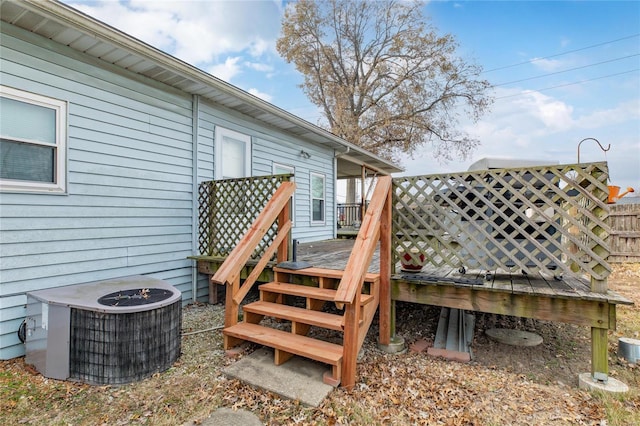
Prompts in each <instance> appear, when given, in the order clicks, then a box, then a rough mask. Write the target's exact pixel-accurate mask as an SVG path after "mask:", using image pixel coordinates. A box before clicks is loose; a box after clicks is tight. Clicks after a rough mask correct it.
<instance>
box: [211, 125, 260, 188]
mask: <svg viewBox="0 0 640 426" xmlns="http://www.w3.org/2000/svg"><path fill="white" fill-rule="evenodd" d="M215 132H216V136H215V166H216V169H215V173H214V176H215V178H216V179H224V177H223V175H222V160H223V159H222V154H223V153H222V138H224V137H225V136H227V137H230V138H233V139H237V140H240V141H242V142H244V161H245V164H244V168H245V170H246V175H247V176H241V177H248V176H251V174H252V173H251V136H249V135H246V134H244V133H240V132H236V131H235V130H230V129H227V128H224V127H219V126H216V128H215Z"/></svg>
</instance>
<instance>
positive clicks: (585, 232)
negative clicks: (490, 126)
mask: <svg viewBox="0 0 640 426" xmlns="http://www.w3.org/2000/svg"><path fill="white" fill-rule="evenodd" d="M607 180H608V169H607V164H606V163H604V162H603V163H588V164H585V163H582V164H570V165H551V166H538V167H527V168H514V169H495V170H482V171H473V172H462V173H448V174H439V175H430V176H416V177H402V178H395V179H394V189H393V191H394V194H393V205H394V209H393V244H394V247H396V250H395V251H394V254H395V256H396V257H395V262H394V264H395V263H396V262H398V261H399V259H400V257H401V256H404V255H405V254H408V255H409V256H411V257H412V258H413V259H414V261H416V262H417V261H419V258H420V255H423V256H424V257H426V259H427V260H428V262H430V263H431V264H432V265H434V266H436V267H440V266H445V265H447V266H451V267H454V268H455V267H458V268H459V267H464V268H466V269H483V270H487V271H494V270H496V269H497V268H501V269H504V270H507V271H514V270H518V269H520V270H522V271H525V272H528V273H532V272H536V271H540V270H547V271H553V274H554V275H562V274H563V273H565V272H567V273H579V272H581V273H586V274H589V275H591V276H593V277H594V278H596V279H605V278H606V277H607V276H608V275H609V273H610V271H611V270H610V267H609V265H608V263H607V261H606V259H607V256H608V253H609V248H608V244H607V238H608V234H609V227H608V225H607V216H608V208H607V205H606V200H607V194H608V189H607Z"/></svg>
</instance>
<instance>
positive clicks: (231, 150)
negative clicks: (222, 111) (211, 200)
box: [215, 127, 251, 179]
mask: <svg viewBox="0 0 640 426" xmlns="http://www.w3.org/2000/svg"><path fill="white" fill-rule="evenodd" d="M215 176H216V179H233V178H242V177H247V176H251V136H249V135H245V134H243V133H239V132H235V131H233V130H229V129H225V128H223V127H217V128H216V170H215Z"/></svg>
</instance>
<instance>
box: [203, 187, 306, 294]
mask: <svg viewBox="0 0 640 426" xmlns="http://www.w3.org/2000/svg"><path fill="white" fill-rule="evenodd" d="M295 189H296V185H295V183H293V182H283V183H282V184H281V185H280V186H279V187H278V189H277V190H276V192H275V194H274V195H273V197H272V198H271V199H270V200H269V201H268V202H267V205H266V206H265V208H264V210H263V211H262V212H261V213H260V214H259V215H258V217H257V218H256V220H255V221H254V222H253V224H251V227H250V228H249V229H248V230H247V232H246V233H245V235H244V236H243V237H242V239H241V240H240V243H239V244H238V245H237V246H236V247H235V248H234V249H233V250H232V251H231V253H230V254H229V256H228V257H227V259H226V260H225V261H224V263H223V264H222V265H220V269H218V271H216V273H215V275H214V276H213V277H212V278H211V281H212V282H213V283H215V284H229V283H234V282H236V280H238V278H239V277H240V272H241V271H242V268H243V267H244V265H245V264H246V263H247V261H248V260H249V259H250V258H251V255H252V254H253V252H254V250H255V248H256V246H257V245H258V244H259V243H260V241H261V240H262V238H263V237H264V236H265V234H266V233H267V231H269V229H270V228H271V226H272V225H273V222H275V220H276V219H277V218H278V216H279V215H280V212H281V211H282V209H284V208H285V206H286V205H287V204H288V203H289V201H290V199H291V196H292V195H293V193H294V192H295Z"/></svg>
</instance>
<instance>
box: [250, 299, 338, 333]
mask: <svg viewBox="0 0 640 426" xmlns="http://www.w3.org/2000/svg"><path fill="white" fill-rule="evenodd" d="M242 309H243V310H244V311H246V312H252V313H256V314H260V315H267V316H270V317H275V318H281V319H285V320H288V321H296V322H300V323H304V324H310V325H315V326H317V327H323V328H328V329H330V330H337V331H342V315H335V314H330V313H327V312H321V311H313V310H310V309H304V308H297V307H295V306H289V305H283V304H280V303H271V302H263V301H258V302H253V303H249V304H247V305H245V306H243V307H242Z"/></svg>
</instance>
